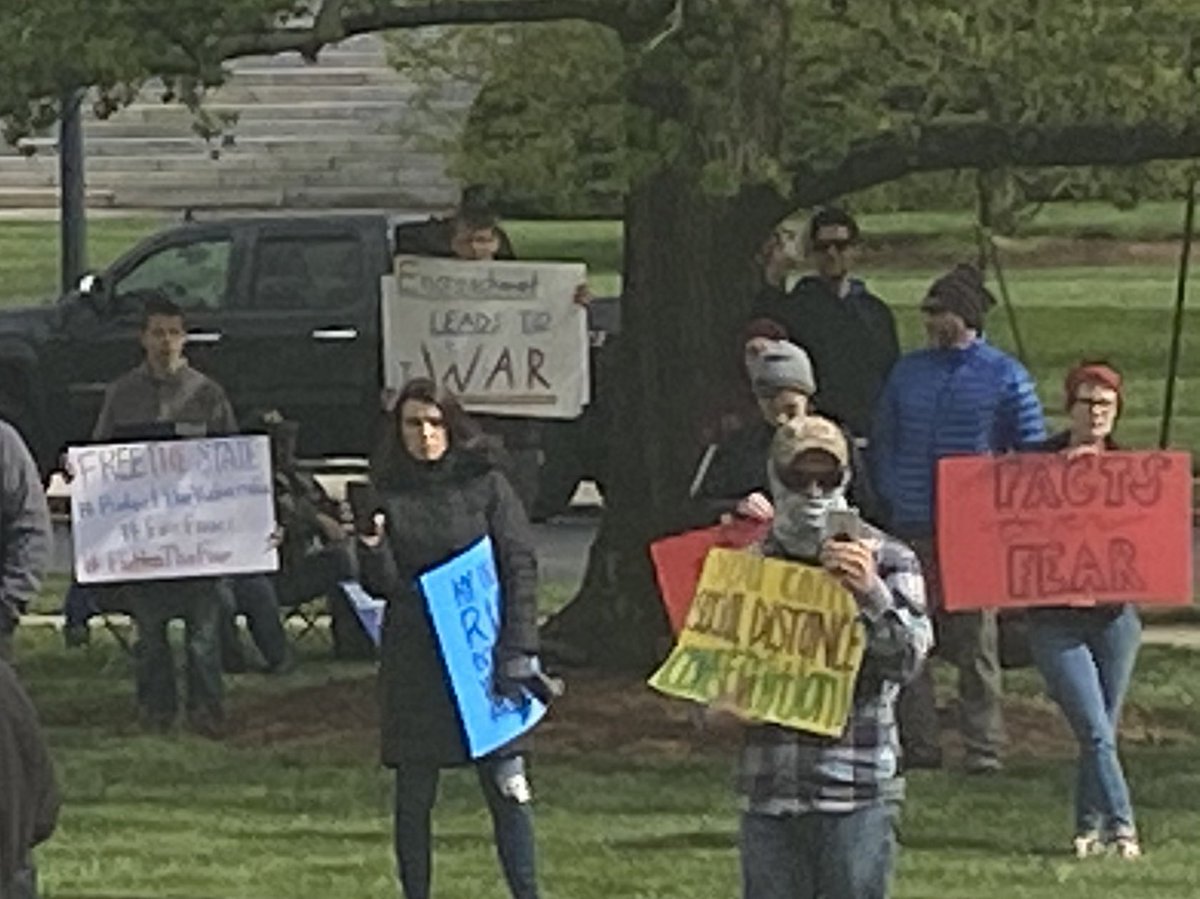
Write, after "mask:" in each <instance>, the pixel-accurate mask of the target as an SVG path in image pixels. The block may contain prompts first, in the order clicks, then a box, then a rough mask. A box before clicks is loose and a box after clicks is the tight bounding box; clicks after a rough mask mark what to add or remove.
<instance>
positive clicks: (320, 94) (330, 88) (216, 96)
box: [211, 79, 478, 109]
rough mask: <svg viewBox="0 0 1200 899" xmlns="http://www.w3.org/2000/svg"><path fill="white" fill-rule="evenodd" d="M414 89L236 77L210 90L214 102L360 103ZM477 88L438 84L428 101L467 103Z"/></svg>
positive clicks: (405, 96)
mask: <svg viewBox="0 0 1200 899" xmlns="http://www.w3.org/2000/svg"><path fill="white" fill-rule="evenodd" d="M415 93H416V89H415V88H414V87H413V85H412V84H411V83H405V82H397V83H395V84H368V85H363V86H361V87H354V88H346V87H341V86H338V85H321V84H314V85H295V84H283V85H280V84H273V85H252V84H242V83H241V82H239V81H238V80H237V79H233V80H231V81H229V82H228V83H227V84H226V85H225V86H224V87H222V88H221V89H220V90H217V91H215V92H214V93H213V95H212V97H211V99H212V101H213V102H214V103H238V104H251V103H254V104H257V103H267V104H273V103H328V104H330V105H336V104H341V103H361V102H371V101H395V100H409V99H411V98H412V97H413V96H414V95H415ZM476 93H478V90H477V89H474V88H472V89H467V88H460V87H453V86H447V87H446V88H439V90H438V92H437V94H438V96H437V99H435V100H433V101H431V104H430V105H431V106H433V107H435V108H436V107H438V106H442V107H445V108H447V109H450V108H453V107H454V106H456V105H458V106H462V107H464V108H465V107H468V106H470V104H471V103H472V102H474V99H475V94H476Z"/></svg>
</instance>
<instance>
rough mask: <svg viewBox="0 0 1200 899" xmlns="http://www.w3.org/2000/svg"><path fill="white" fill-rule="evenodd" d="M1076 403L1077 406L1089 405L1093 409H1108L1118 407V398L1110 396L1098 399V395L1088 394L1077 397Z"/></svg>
mask: <svg viewBox="0 0 1200 899" xmlns="http://www.w3.org/2000/svg"><path fill="white" fill-rule="evenodd" d="M1074 404H1075V405H1076V406H1087V407H1088V408H1089V409H1093V410H1095V409H1100V410H1101V411H1107V410H1109V409H1115V408H1117V401H1116V400H1113V399H1108V398H1105V399H1098V398H1096V397H1087V396H1077V397H1075V401H1074Z"/></svg>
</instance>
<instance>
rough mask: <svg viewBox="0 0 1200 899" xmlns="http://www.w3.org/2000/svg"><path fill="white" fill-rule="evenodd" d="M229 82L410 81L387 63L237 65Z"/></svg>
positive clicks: (338, 84)
mask: <svg viewBox="0 0 1200 899" xmlns="http://www.w3.org/2000/svg"><path fill="white" fill-rule="evenodd" d="M228 83H230V84H233V83H237V84H245V85H253V86H255V87H258V86H264V87H266V86H271V85H281V86H317V87H335V86H336V87H363V86H366V85H373V84H403V85H409V84H411V83H412V82H411V80H410V79H407V78H405V77H404V76H403V75H401V74H400V73H399V72H397V71H396V70H395V69H392V68H388V67H386V66H382V65H378V66H353V67H352V66H333V65H318V66H302V67H301V66H261V67H259V66H255V67H250V66H240V67H238V68H237V69H236V70H235V71H234V73H233V76H232V77H231V78H230V79H229V82H228Z"/></svg>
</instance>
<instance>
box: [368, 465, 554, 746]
mask: <svg viewBox="0 0 1200 899" xmlns="http://www.w3.org/2000/svg"><path fill="white" fill-rule="evenodd" d="M371 478H372V483H373V486H374V488H375V490H376V492H377V496H378V498H377V500H376V507H377V508H378V509H379V510H380V511H382V512H383V514H384V515H385V517H386V525H385V531H384V541H383V543H382V544H381V545H380V546H379V547H378V548H377V549H374V550H370V549H366V548H365V547H364V548H360V551H359V559H360V562H361V565H362V580H363V584H364V586H365V587H366V588H367V590H368V591H369V592H371V593H373V594H374V595H376V596H382V597H384V598H385V599H386V600H387V609H386V612H385V614H384V621H383V634H382V640H381V644H380V650H379V660H380V667H379V688H380V689H379V692H380V702H381V710H380V727H381V731H382V734H381V736H382V756H383V763H384V764H385V765H389V766H397V765H401V764H404V763H406V762H416V763H419V764H426V765H434V766H438V767H440V766H449V765H457V764H464V763H466V762H468V761H469V755H468V752H467V747H466V739H465V736H464V734H463V731H462V726H461V724H460V722H459V718H458V712H457V707H456V705H455V703H454V699H453V691H452V689H451V686H450V682H449V679H448V676H447V674H446V671H445V667H444V665H443V664H442V659H441V655H440V649H439V646H438V641H437V636H436V634H435V632H434V629H433V623H432V621H431V619H430V617H429V614H428V612H427V611H426V609H425V601H424V599H423V597H422V595H421V593H420V591H419V589H418V586H417V582H416V579H417V577H418V576H419V575H420V574H421V573H422V572H424V571H425V570H427V569H429V568H432V567H435V566H437V565H439V564H441V563H442V562H445V561H447V560H448V559H450V558H451V557H453V556H455V555H457V554H458V553H459V552H461V551H462V550H464V549H466V548H467V547H468V546H470V545H471V544H473V543H474V542H475V541H477V540H478V539H479V538H480V537H483V536H484V535H485V534H486V535H489V536H491V538H492V543H493V545H494V548H495V554H496V568H497V573H498V574H499V578H500V597H501V622H500V631H499V637H498V646H497V651H498V652H499V653H501V654H503V653H508V652H511V653H526V654H533V653H536V652H537V647H538V631H537V556H536V554H535V552H534V548H533V542H532V539H531V536H530V533H529V525H528V522H527V519H526V517H525V513H524V512H523V511H522V508H521V503H520V500H518V499H517V495H516V493H515V492H514V491H513V489H512V487H511V486H510V485H509V483H508V480H507V479H506V478H505V477H504V475H503V474H501V473H500V471H499V470H498V469H497V468H496V467H495V465H494V463H493V462H492V461H491V460H490V459H489V458H488V457H487V456H486V455H485V454H483V453H480V452H472V451H468V450H463V449H451V450H450V452H449V453H447V454H446V455H445V456H444V457H443V458H442V459H441V460H439V461H437V462H432V463H425V462H418V461H416V460H414V459H412V458H411V457H409V456H408V454H407V453H405V452H404V451H403V450H398V451H397V452H394V453H391V454H390V455H388V456H385V457H382V458H380V459H377V461H376V463H375V467H374V468H373V470H372V473H371ZM523 745H524V744H523V742H522V741H521V740H520V739H518V740H516V741H514V742H512V743H509V744H507V745H506V746H505V747H502V748H501V749H499V750H497V752H498V753H500V754H512V753H514V752H518V751H520V749H521V748H522V746H523Z"/></svg>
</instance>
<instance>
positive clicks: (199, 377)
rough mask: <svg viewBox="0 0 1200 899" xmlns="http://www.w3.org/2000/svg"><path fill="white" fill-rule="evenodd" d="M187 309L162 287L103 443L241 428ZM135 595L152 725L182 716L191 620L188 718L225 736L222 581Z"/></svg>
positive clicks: (163, 726)
mask: <svg viewBox="0 0 1200 899" xmlns="http://www.w3.org/2000/svg"><path fill="white" fill-rule="evenodd" d="M186 340H187V329H186V328H185V326H184V316H183V310H182V309H180V308H179V306H177V305H176V304H175V303H173V302H171V301H170V300H169V299H167V298H166V297H163V296H161V295H157V294H152V295H151V296H150V297H148V298H147V300H146V303H145V307H144V310H143V314H142V329H141V335H140V341H141V345H142V350H143V352H144V353H145V359H144V361H143V362H142V364H141V365H139V366H137V368H134V369H133V370H132V371H129V372H127V373H126V374H124V375H122V376H121V377H119V378H117V380H115V381H113V382H112V383H111V384H109V385H108V389H107V391H106V392H105V395H104V406H103V408H101V410H100V417H99V418H98V420H97V421H96V427H95V429H94V431H93V432H92V438H93V440H95V441H97V442H114V441H117V440H151V439H156V438H161V437H164V436H171V435H173V436H180V437H201V436H210V437H212V436H225V435H229V434H236V433H237V431H238V425H237V419H236V418H235V417H234V414H233V408H232V407H231V406H230V404H229V400H228V398H227V397H226V396H225V391H224V390H222V389H221V386H220V385H219V384H217V383H216V382H215V381H213V380H212V379H211V378H208V377H206V376H205V375H203V374H201V373H200V372H198V371H196V370H195V369H194V368H192V367H191V366H190V365H188V361H187V358H186V357H185V356H184V354H183V347H184V343H185V342H186ZM125 592H126V597H127V602H128V607H129V608H130V610H131V612H132V614H133V619H134V622H135V623H136V624H137V633H138V647H137V652H136V658H135V674H136V680H137V698H138V705H139V708H140V712H141V717H142V722H143V724H144V725H145V726H147V727H148V728H150V729H153V730H159V731H163V730H167V729H169V728H170V727H171V725H172V724H173V723H174V720H175V716H176V712H177V705H178V699H177V697H176V689H175V664H174V661H173V659H172V656H171V644H170V642H169V640H168V638H167V625H168V624H169V623H170V621H171V619H172V618H182V619H183V620H184V623H185V625H186V631H185V646H186V654H187V715H188V724H189V726H190V727H192V728H193V729H194V730H196V731H197V732H199V733H202V734H205V735H209V736H215V735H216V734H217V733H219V731H220V729H221V726H222V723H223V720H224V706H223V704H222V689H223V688H222V681H221V652H220V637H219V631H220V621H221V609H222V605H221V604H222V598H221V594H220V592H219V585H218V582H217V580H216V579H214V578H186V579H164V580H146V581H131V582H129V583H128V584H126V585H125Z"/></svg>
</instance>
